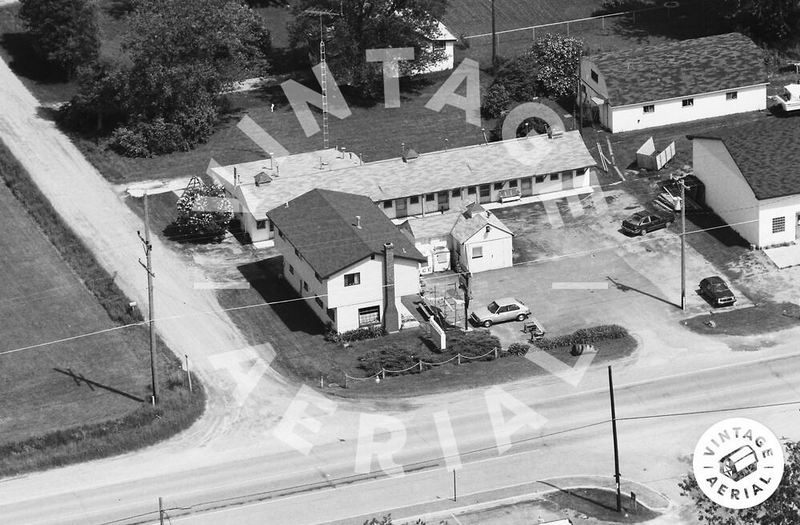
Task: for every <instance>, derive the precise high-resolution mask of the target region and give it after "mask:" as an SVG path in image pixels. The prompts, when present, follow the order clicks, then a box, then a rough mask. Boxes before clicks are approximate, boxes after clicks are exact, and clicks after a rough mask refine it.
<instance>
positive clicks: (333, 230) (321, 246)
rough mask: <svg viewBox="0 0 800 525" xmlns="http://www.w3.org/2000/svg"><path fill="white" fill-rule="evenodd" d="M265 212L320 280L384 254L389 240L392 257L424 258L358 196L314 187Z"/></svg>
mask: <svg viewBox="0 0 800 525" xmlns="http://www.w3.org/2000/svg"><path fill="white" fill-rule="evenodd" d="M268 216H269V219H270V220H271V221H272V222H273V223H274V224H275V226H276V227H277V228H278V229H279V230H280V232H281V233H282V234H283V235H285V236H286V237H287V239H288V240H289V241H290V242H291V243H292V245H293V246H294V247H295V248H296V249H297V250H298V251H299V252H300V255H301V256H302V257H303V259H305V261H306V262H307V263H308V264H309V265H310V266H311V267H312V268H313V269H314V271H315V272H317V273H318V274H319V275H320V276H321V277H322V278H323V279H325V278H328V277H330V276H331V275H333V274H335V273H336V272H338V271H340V270H343V269H345V268H347V267H348V266H351V265H353V264H355V263H357V262H359V261H361V260H363V259H365V258H367V257H369V256H370V255H373V254H375V255H378V254H382V253H383V245H384V243H387V242H391V243H393V244H394V255H395V257H398V258H405V259H414V260H418V261H425V260H426V258H425V257H423V256H422V254H421V253H419V251H418V250H417V249H416V248H415V247H414V245H413V244H412V243H411V241H409V239H408V238H407V237H406V236H405V235H404V234H403V233H402V232H401V231H400V230H399V229H398V228H397V227H396V226H395V225H394V224H393V223H392V221H391V220H389V218H388V217H387V216H386V215H385V214H384V213H383V212H382V211H381V210H379V209H378V207H377V206H375V204H374V203H373V202H372V201H371V200H370V199H369V198H368V197H364V196H361V195H354V194H352V193H343V192H339V191H331V190H322V189H315V190H311V191H309V192H306V193H304V194H303V195H301V196H299V197H297V198H295V199H292V200H291V201H289V203H288V204H287V205H286V206H280V207H278V208H276V209H274V210H272V211H271V212H270V213H269V215H268ZM356 216H358V217H360V220H359V221H357V220H356ZM357 222H359V223H360V226H361V227H360V228H359V227H358V225H357Z"/></svg>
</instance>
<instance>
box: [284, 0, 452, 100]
mask: <svg viewBox="0 0 800 525" xmlns="http://www.w3.org/2000/svg"><path fill="white" fill-rule="evenodd" d="M446 6H447V0H403V1H401V0H293V3H292V12H293V13H294V15H295V16H296V20H295V22H294V23H293V24H292V25H291V27H290V36H291V44H292V45H293V46H295V47H298V46H300V47H306V48H307V49H308V52H309V54H310V55H312V56H313V57H314V61H315V62H316V61H317V60H318V49H319V41H320V34H321V31H320V19H319V17H318V16H316V15H307V14H304V13H305V11H306V10H307V9H317V10H319V9H322V10H328V11H332V12H334V13H338V14H340V16H326V17H323V19H322V21H323V24H322V33H324V38H325V44H326V54H327V62H328V65H329V66H330V69H331V71H332V72H333V74H334V75H335V77H336V80H337V81H338V82H340V83H344V84H350V85H352V86H355V87H357V88H358V89H359V90H360V91H361V92H362V93H363V94H365V95H368V96H375V95H377V94H379V93H381V92H382V87H381V86H382V84H381V80H382V73H381V72H382V65H381V64H380V63H376V62H367V61H366V51H367V49H383V48H390V47H392V48H397V47H413V48H414V57H415V59H414V61H413V62H401V63H400V68H401V72H403V73H404V74H409V73H412V74H413V73H415V72H421V71H423V70H425V68H426V67H428V66H430V65H431V64H434V63H436V62H437V61H439V60H441V59H442V58H443V57H444V52H443V51H442V50H434V49H433V47H432V46H431V41H430V38H429V37H430V36H432V35H436V34H437V32H438V22H439V21H440V20H441V19H442V17H443V16H444V11H445V8H446Z"/></svg>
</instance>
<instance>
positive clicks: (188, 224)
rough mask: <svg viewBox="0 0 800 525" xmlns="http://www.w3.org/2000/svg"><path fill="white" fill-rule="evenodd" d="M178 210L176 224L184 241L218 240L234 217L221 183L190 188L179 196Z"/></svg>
mask: <svg viewBox="0 0 800 525" xmlns="http://www.w3.org/2000/svg"><path fill="white" fill-rule="evenodd" d="M177 210H178V218H177V219H176V220H175V223H174V227H175V229H176V230H177V231H178V232H179V233H180V234H181V235H183V236H185V237H184V238H185V240H194V241H203V242H212V241H219V240H221V239H222V237H223V236H224V235H225V231H226V230H227V228H228V225H229V224H230V222H231V219H233V208H232V206H231V203H230V201H229V200H228V198H227V197H226V195H225V188H223V187H222V186H218V185H212V186H207V185H197V186H192V187H190V188H187V189H186V191H184V192H183V195H181V198H180V199H178V204H177Z"/></svg>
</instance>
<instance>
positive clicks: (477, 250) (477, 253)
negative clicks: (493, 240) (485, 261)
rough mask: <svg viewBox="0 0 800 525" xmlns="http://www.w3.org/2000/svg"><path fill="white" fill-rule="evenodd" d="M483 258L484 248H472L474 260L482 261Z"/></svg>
mask: <svg viewBox="0 0 800 525" xmlns="http://www.w3.org/2000/svg"><path fill="white" fill-rule="evenodd" d="M481 257H483V246H473V247H472V258H473V259H480V258H481Z"/></svg>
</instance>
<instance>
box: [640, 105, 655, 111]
mask: <svg viewBox="0 0 800 525" xmlns="http://www.w3.org/2000/svg"><path fill="white" fill-rule="evenodd" d="M642 109H643V110H644V112H645V113H655V112H656V107H655V106H654V105H653V104H650V105H649V106H645V107H643V108H642Z"/></svg>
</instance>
